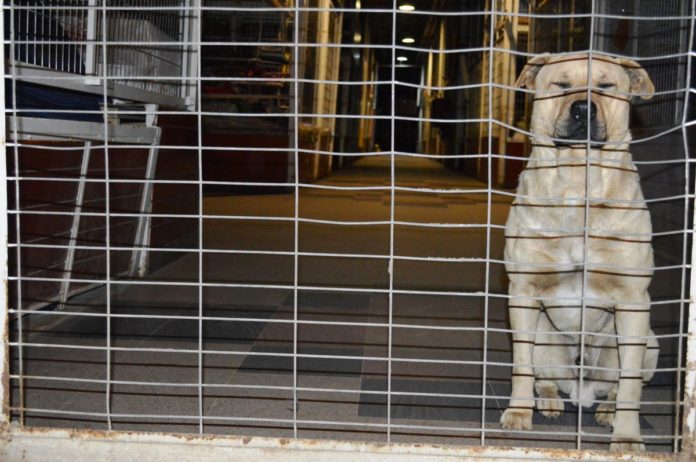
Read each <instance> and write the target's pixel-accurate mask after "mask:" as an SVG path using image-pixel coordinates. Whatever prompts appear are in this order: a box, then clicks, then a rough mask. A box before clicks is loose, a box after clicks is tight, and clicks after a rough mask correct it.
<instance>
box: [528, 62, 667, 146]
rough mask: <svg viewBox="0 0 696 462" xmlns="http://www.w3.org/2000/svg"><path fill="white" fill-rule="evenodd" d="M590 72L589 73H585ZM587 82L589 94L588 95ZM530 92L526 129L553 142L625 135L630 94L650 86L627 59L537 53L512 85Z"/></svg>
mask: <svg viewBox="0 0 696 462" xmlns="http://www.w3.org/2000/svg"><path fill="white" fill-rule="evenodd" d="M590 69H591V76H589V79H588V74H589V73H590ZM588 84H589V87H590V88H589V90H590V92H589V98H588ZM516 86H517V87H525V88H527V89H530V90H533V91H534V106H533V111H532V123H531V131H532V133H534V134H535V135H539V136H540V137H542V138H545V137H552V138H560V139H562V140H568V142H567V143H564V142H562V141H556V142H555V144H557V145H563V144H574V143H584V142H586V141H587V137H588V127H589V132H590V140H591V141H593V142H597V143H606V142H611V141H624V140H626V139H628V115H629V108H628V106H629V103H630V99H631V96H632V95H639V96H640V97H641V98H644V99H650V98H651V97H652V94H653V92H654V91H655V87H654V86H653V83H652V81H651V80H650V77H649V76H648V74H647V72H645V70H644V69H643V68H642V67H640V65H639V64H638V63H636V62H635V61H632V60H630V59H624V58H612V57H607V56H596V57H595V56H593V57H592V59H591V60H590V59H589V58H588V55H587V54H586V53H585V54H576V55H560V56H554V55H548V54H546V55H541V56H538V57H535V58H533V59H531V60H530V61H529V62H528V63H527V65H526V66H525V67H524V69H523V70H522V73H521V74H520V76H519V78H518V79H517V83H516Z"/></svg>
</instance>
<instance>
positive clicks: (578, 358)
mask: <svg viewBox="0 0 696 462" xmlns="http://www.w3.org/2000/svg"><path fill="white" fill-rule="evenodd" d="M575 365H576V366H579V365H580V355H578V356H577V358H575Z"/></svg>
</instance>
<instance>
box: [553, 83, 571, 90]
mask: <svg viewBox="0 0 696 462" xmlns="http://www.w3.org/2000/svg"><path fill="white" fill-rule="evenodd" d="M551 85H555V86H557V87H558V88H563V89H564V90H565V89H566V88H570V84H569V83H568V82H551Z"/></svg>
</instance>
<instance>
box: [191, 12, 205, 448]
mask: <svg viewBox="0 0 696 462" xmlns="http://www.w3.org/2000/svg"><path fill="white" fill-rule="evenodd" d="M194 2H195V8H196V21H197V22H196V26H195V31H194V34H195V35H194V36H195V44H196V45H195V46H196V47H197V48H196V61H197V66H196V72H197V74H196V77H197V78H196V87H197V91H196V99H197V101H196V107H195V109H196V117H197V120H196V123H197V125H196V126H197V128H198V133H197V136H198V140H197V141H198V146H197V154H198V432H199V433H200V434H201V435H202V434H203V433H204V430H205V426H204V424H203V422H204V420H203V415H204V407H203V400H204V397H203V263H204V261H203V117H202V114H201V111H202V110H203V106H202V100H203V97H202V91H201V90H202V88H201V86H202V82H201V69H202V67H201V59H202V58H201V55H202V50H201V48H202V47H201V41H202V32H201V31H202V25H203V16H202V14H203V10H202V9H201V0H194Z"/></svg>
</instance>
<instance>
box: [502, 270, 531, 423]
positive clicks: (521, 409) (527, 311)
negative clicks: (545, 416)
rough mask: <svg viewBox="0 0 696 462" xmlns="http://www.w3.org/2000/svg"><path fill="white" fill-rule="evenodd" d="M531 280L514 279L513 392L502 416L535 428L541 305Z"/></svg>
mask: <svg viewBox="0 0 696 462" xmlns="http://www.w3.org/2000/svg"><path fill="white" fill-rule="evenodd" d="M531 289H532V287H531V286H530V285H529V284H515V283H513V282H512V281H511V282H510V290H509V293H510V295H511V296H512V297H511V298H510V302H509V305H508V311H509V313H510V327H511V328H512V392H511V394H510V404H508V408H507V409H505V412H503V415H502V416H501V418H500V423H501V424H502V426H503V428H507V429H511V430H531V428H532V409H533V408H534V390H533V387H534V370H533V368H532V354H533V350H534V339H535V333H536V329H537V322H538V319H539V313H540V312H541V305H540V304H539V301H538V300H536V299H534V298H533V295H534V294H533V292H532V290H531Z"/></svg>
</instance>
